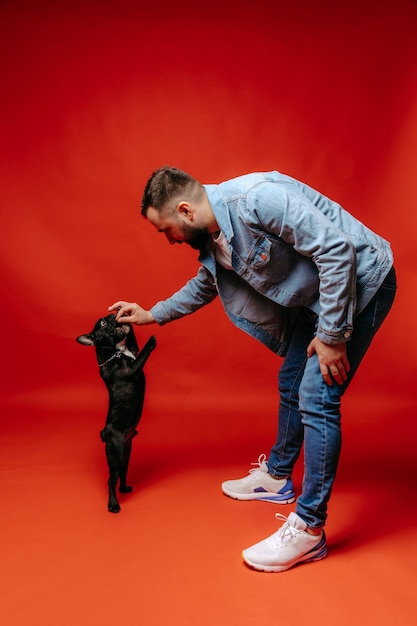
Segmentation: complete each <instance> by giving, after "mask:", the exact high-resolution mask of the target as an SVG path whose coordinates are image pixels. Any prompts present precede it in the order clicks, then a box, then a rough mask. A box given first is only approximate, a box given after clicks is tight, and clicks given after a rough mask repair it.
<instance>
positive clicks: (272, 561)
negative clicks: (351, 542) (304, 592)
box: [242, 513, 327, 572]
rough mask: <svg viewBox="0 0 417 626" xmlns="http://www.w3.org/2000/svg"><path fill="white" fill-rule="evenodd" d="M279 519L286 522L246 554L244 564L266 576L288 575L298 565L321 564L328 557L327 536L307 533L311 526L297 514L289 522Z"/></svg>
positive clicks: (248, 549)
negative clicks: (321, 560) (308, 526)
mask: <svg viewBox="0 0 417 626" xmlns="http://www.w3.org/2000/svg"><path fill="white" fill-rule="evenodd" d="M275 517H276V518H277V519H283V520H285V523H284V524H283V525H282V526H281V528H280V529H279V530H277V532H276V533H274V534H273V535H271V536H270V537H268V538H267V539H264V540H263V541H260V542H259V543H255V545H253V546H251V547H250V548H247V549H246V550H243V552H242V557H243V560H244V561H245V562H246V563H247V564H248V565H250V567H253V568H254V569H256V570H260V571H262V572H284V571H285V570H287V569H289V568H290V567H293V565H296V564H297V563H306V562H308V561H319V560H320V559H324V557H325V556H326V555H327V545H326V535H325V534H324V531H323V530H322V531H321V533H320V534H319V535H310V534H309V533H307V532H306V529H307V524H306V523H305V522H304V521H303V520H302V519H301V517H299V516H298V515H297V514H296V513H290V515H289V516H288V518H286V517H285V516H284V515H281V514H280V513H277V514H276V516H275Z"/></svg>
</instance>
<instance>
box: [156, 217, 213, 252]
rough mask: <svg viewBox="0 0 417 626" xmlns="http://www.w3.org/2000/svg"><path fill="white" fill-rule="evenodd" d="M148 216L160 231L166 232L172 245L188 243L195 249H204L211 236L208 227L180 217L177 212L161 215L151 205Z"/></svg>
mask: <svg viewBox="0 0 417 626" xmlns="http://www.w3.org/2000/svg"><path fill="white" fill-rule="evenodd" d="M146 217H147V219H148V221H149V222H150V223H151V224H152V225H153V226H155V228H156V229H157V231H158V232H159V233H164V235H165V237H166V238H167V239H168V241H169V243H170V244H171V245H174V244H175V243H187V244H188V245H189V246H191V247H192V248H194V250H202V249H203V248H204V247H205V246H206V244H207V242H208V241H209V238H210V233H209V231H208V229H207V228H198V227H197V226H194V225H192V224H190V223H187V222H186V221H183V220H181V219H180V218H179V216H178V215H177V214H172V215H171V214H170V215H165V216H164V215H161V214H160V213H159V212H158V211H157V210H156V209H154V208H153V207H149V209H148V211H147V213H146Z"/></svg>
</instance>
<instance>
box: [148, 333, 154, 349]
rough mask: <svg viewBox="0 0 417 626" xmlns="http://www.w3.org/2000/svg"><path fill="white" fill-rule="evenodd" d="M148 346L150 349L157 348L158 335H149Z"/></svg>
mask: <svg viewBox="0 0 417 626" xmlns="http://www.w3.org/2000/svg"><path fill="white" fill-rule="evenodd" d="M148 346H149V349H150V350H155V348H156V337H154V335H152V337H149V339H148Z"/></svg>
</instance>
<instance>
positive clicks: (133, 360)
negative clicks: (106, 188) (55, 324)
mask: <svg viewBox="0 0 417 626" xmlns="http://www.w3.org/2000/svg"><path fill="white" fill-rule="evenodd" d="M77 341H78V342H79V343H81V344H82V345H83V346H95V348H96V355H97V361H98V365H99V370H100V375H101V377H102V379H103V380H104V382H105V384H106V387H107V391H108V393H109V407H108V412H107V420H106V426H105V428H104V429H103V430H102V431H101V433H100V436H101V440H102V441H104V442H105V444H106V457H107V463H108V466H109V473H110V476H109V481H108V484H109V502H108V509H109V511H110V512H111V513H118V512H119V511H120V505H119V503H118V501H117V497H116V485H117V481H118V480H119V491H121V492H122V493H129V492H130V491H132V487H128V486H127V485H126V476H127V470H128V466H129V459H130V452H131V449H132V439H133V437H135V435H137V434H138V433H137V430H136V426H137V425H138V423H139V420H140V418H141V415H142V409H143V401H144V397H145V375H144V373H143V367H144V365H145V363H146V361H147V360H148V357H149V355H150V353H151V352H152V350H154V348H155V346H156V339H155V337H153V336H152V337H150V338H149V339H148V341H147V343H146V345H145V347H144V348H143V350H141V351H139V347H138V344H137V341H136V337H135V333H134V332H133V329H132V327H131V325H130V324H119V323H118V322H116V316H115V315H108V316H107V317H103V318H101V319H99V320H98V321H97V322H96V325H95V326H94V329H93V330H92V331H91V333H88V334H85V335H81V336H80V337H77Z"/></svg>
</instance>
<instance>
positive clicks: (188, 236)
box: [182, 224, 210, 250]
mask: <svg viewBox="0 0 417 626" xmlns="http://www.w3.org/2000/svg"><path fill="white" fill-rule="evenodd" d="M182 229H183V233H184V237H185V241H184V243H187V244H188V245H189V246H191V247H192V248H193V249H194V250H203V249H204V248H205V247H206V245H207V243H208V242H209V240H210V233H209V231H208V230H207V228H193V227H192V226H188V224H183V226H182Z"/></svg>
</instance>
